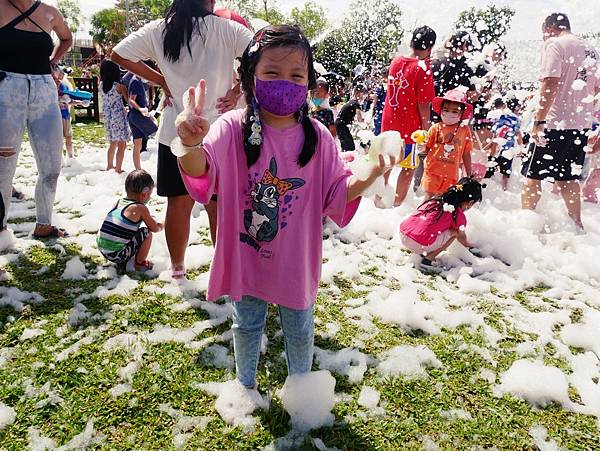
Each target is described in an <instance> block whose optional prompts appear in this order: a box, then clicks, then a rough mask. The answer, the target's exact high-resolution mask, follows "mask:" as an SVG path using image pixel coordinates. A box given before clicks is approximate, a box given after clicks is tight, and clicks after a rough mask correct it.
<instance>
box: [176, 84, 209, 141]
mask: <svg viewBox="0 0 600 451" xmlns="http://www.w3.org/2000/svg"><path fill="white" fill-rule="evenodd" d="M205 101H206V81H205V80H200V82H199V83H198V86H196V87H195V88H193V87H192V88H190V89H188V90H187V92H186V93H185V94H184V95H183V105H184V110H183V111H182V112H181V113H180V114H179V115H178V116H177V119H175V126H176V127H177V134H178V135H179V138H180V139H181V142H182V144H183V145H184V146H190V147H193V146H198V145H200V144H201V143H202V140H203V139H204V137H205V136H206V135H207V134H208V131H209V129H210V123H209V122H208V120H207V119H206V118H205V117H204V115H203V113H204V103H205Z"/></svg>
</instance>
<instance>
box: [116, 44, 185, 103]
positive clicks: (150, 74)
mask: <svg viewBox="0 0 600 451" xmlns="http://www.w3.org/2000/svg"><path fill="white" fill-rule="evenodd" d="M110 59H111V60H112V62H113V63H115V64H118V65H119V66H121V67H122V68H124V69H127V70H128V71H129V72H132V73H134V74H135V75H137V76H139V77H140V78H143V79H144V80H148V81H149V82H150V83H152V84H155V85H156V86H160V87H161V88H162V90H163V92H164V93H165V95H166V96H167V97H173V96H172V95H171V91H170V90H169V86H168V85H167V80H165V77H163V75H162V74H161V73H159V72H157V71H155V70H154V69H152V68H151V67H150V66H148V65H147V64H146V63H144V62H143V61H138V62H137V63H135V62H133V61H130V60H128V59H125V58H123V57H122V56H120V55H119V54H118V53H117V52H115V51H114V50H113V51H112V53H111V55H110Z"/></svg>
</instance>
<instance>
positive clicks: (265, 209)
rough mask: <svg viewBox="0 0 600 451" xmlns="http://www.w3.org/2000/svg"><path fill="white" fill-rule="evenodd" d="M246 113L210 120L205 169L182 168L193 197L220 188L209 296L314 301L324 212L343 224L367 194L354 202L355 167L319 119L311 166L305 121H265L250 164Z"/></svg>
mask: <svg viewBox="0 0 600 451" xmlns="http://www.w3.org/2000/svg"><path fill="white" fill-rule="evenodd" d="M244 114H245V111H244V110H238V111H232V112H230V113H227V114H225V115H223V116H222V117H221V118H220V119H218V120H217V121H216V122H215V123H214V124H213V125H212V126H211V129H210V132H209V134H208V135H207V136H206V138H205V139H204V147H205V151H206V157H207V163H208V172H207V173H206V174H205V175H203V176H202V177H191V176H189V175H187V174H186V173H185V172H184V171H183V170H181V175H182V177H183V181H184V183H185V185H186V187H187V189H188V192H189V193H190V196H192V198H193V199H194V200H196V201H198V202H200V203H204V204H205V203H207V202H208V201H209V200H210V198H211V196H212V195H213V194H217V195H218V200H217V210H218V220H217V244H216V248H215V255H214V259H213V261H212V265H211V270H210V278H209V284H208V294H207V298H208V299H209V300H216V299H218V298H219V297H221V296H225V295H229V296H230V297H231V298H232V299H233V300H240V299H241V298H242V296H244V295H250V296H255V297H257V298H260V299H263V300H265V301H267V302H270V303H273V304H279V305H282V306H284V307H287V308H291V309H296V310H303V309H306V308H308V307H310V306H311V305H312V304H313V303H314V301H315V299H316V296H317V289H318V286H319V281H320V278H321V266H322V252H323V245H322V241H323V221H322V219H323V216H329V217H330V218H331V219H332V220H333V221H335V222H336V223H337V224H338V225H340V226H342V227H343V226H345V225H346V224H348V222H350V220H351V219H352V217H353V216H354V214H355V213H356V210H357V209H358V205H359V203H360V199H357V200H355V201H353V202H351V203H347V201H346V199H347V192H348V180H349V177H350V176H351V173H350V172H349V170H348V169H347V168H346V167H345V166H344V164H343V163H342V161H341V160H340V158H339V156H338V151H337V148H336V145H335V142H334V141H333V138H332V137H331V134H330V133H329V130H327V129H326V128H325V127H324V126H322V125H321V124H320V123H319V122H318V121H315V120H312V123H313V125H314V127H315V129H316V130H317V138H318V144H317V149H316V152H315V154H314V156H313V157H312V159H311V160H310V162H309V163H308V164H307V165H306V166H305V167H303V168H301V167H300V166H299V165H298V163H297V159H298V156H299V154H300V152H301V149H302V145H303V142H304V131H303V129H302V126H301V125H300V124H298V125H296V126H294V127H292V128H290V129H287V130H283V131H281V130H276V129H274V128H271V127H269V126H268V125H265V124H263V144H262V146H261V153H260V157H259V159H258V161H257V162H256V163H255V164H254V165H252V167H250V168H248V166H247V164H246V154H245V153H244V146H243V135H242V120H243V117H244ZM180 169H181V168H180Z"/></svg>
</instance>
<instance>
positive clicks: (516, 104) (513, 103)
mask: <svg viewBox="0 0 600 451" xmlns="http://www.w3.org/2000/svg"><path fill="white" fill-rule="evenodd" d="M506 106H507V107H508V109H509V110H510V111H512V112H513V113H514V112H515V110H516V109H518V108H520V107H521V102H520V101H519V99H517V98H516V97H513V98H512V99H510V100H509V101H508V102H506Z"/></svg>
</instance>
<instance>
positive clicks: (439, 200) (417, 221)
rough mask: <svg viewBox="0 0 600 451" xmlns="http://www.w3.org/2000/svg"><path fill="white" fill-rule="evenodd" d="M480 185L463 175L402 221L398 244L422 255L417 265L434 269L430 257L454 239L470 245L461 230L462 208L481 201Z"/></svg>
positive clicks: (464, 226)
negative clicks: (455, 182) (400, 238)
mask: <svg viewBox="0 0 600 451" xmlns="http://www.w3.org/2000/svg"><path fill="white" fill-rule="evenodd" d="M483 186H484V185H481V183H479V182H478V181H477V180H474V179H472V178H469V177H464V178H462V179H460V180H459V181H458V183H457V184H456V185H453V186H451V187H450V188H449V189H448V190H447V191H446V192H445V193H444V194H442V195H441V196H437V197H434V198H432V199H429V200H427V201H425V202H424V203H422V204H421V205H420V206H419V208H417V211H416V212H415V213H414V214H413V215H411V216H409V217H408V218H406V219H405V220H404V221H402V223H401V224H400V235H401V237H402V244H403V245H404V247H406V248H407V249H409V250H410V251H412V252H414V253H415V254H419V255H420V256H421V257H422V259H421V264H420V267H421V269H425V270H435V266H434V263H433V261H434V260H435V258H436V257H437V256H438V255H439V254H440V253H442V252H443V251H445V250H446V249H448V247H449V246H450V245H451V244H452V243H453V242H454V240H458V242H459V243H460V244H462V245H463V246H465V247H467V248H469V249H470V248H472V246H471V244H470V243H469V241H468V240H467V235H466V233H465V228H466V226H467V218H466V217H465V213H464V212H465V211H467V210H468V209H470V208H471V207H472V206H473V205H475V204H476V203H477V202H480V201H481V198H482V194H481V189H482V187H483Z"/></svg>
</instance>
